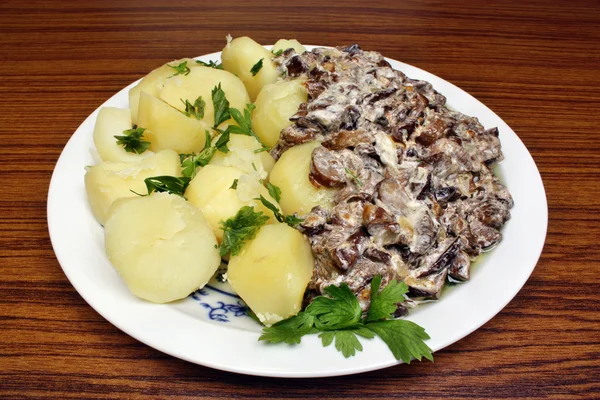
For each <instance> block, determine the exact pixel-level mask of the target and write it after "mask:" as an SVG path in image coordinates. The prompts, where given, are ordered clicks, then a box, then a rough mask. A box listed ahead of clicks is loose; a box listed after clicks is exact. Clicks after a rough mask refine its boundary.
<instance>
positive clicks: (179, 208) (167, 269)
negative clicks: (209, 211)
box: [104, 193, 221, 303]
mask: <svg viewBox="0 0 600 400" xmlns="http://www.w3.org/2000/svg"><path fill="white" fill-rule="evenodd" d="M104 238H105V247H106V254H107V256H108V259H109V260H110V262H111V263H112V265H113V266H114V267H115V269H116V270H117V271H118V272H119V275H121V277H122V278H123V280H124V281H125V283H126V284H127V287H128V288H129V290H130V291H131V292H132V293H133V294H135V295H136V296H138V297H140V298H142V299H145V300H149V301H152V302H155V303H167V302H170V301H174V300H178V299H182V298H184V297H187V296H188V295H189V294H190V293H191V292H193V291H194V290H196V289H198V288H200V287H203V286H204V285H205V284H206V283H207V282H208V280H209V279H210V278H211V277H212V276H213V275H214V273H215V271H216V270H217V268H218V266H219V264H220V262H221V258H220V257H219V251H218V250H217V239H216V238H215V235H214V234H213V232H212V230H211V228H210V226H209V225H208V223H207V222H206V220H205V219H204V217H203V215H202V211H200V210H198V209H197V208H196V207H194V206H192V205H191V204H189V203H188V202H187V201H185V199H183V198H182V197H180V196H177V195H172V194H168V193H154V194H152V195H151V196H145V197H136V198H133V199H131V200H128V201H123V202H121V203H120V204H119V205H118V207H116V209H115V210H113V211H112V214H111V216H110V218H109V219H108V221H107V222H106V225H105V227H104Z"/></svg>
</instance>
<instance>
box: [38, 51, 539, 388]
mask: <svg viewBox="0 0 600 400" xmlns="http://www.w3.org/2000/svg"><path fill="white" fill-rule="evenodd" d="M199 59H201V60H203V61H209V60H219V59H220V53H213V54H209V55H206V56H203V57H199ZM388 61H389V62H390V63H391V64H392V66H393V67H394V68H396V69H399V70H401V71H403V72H404V73H405V74H406V75H407V76H409V77H411V78H418V79H424V80H426V81H429V82H431V83H432V84H433V86H434V88H435V89H437V90H438V91H439V92H441V93H442V94H444V95H445V96H446V97H447V99H448V106H449V107H451V108H454V109H456V110H459V111H461V112H463V113H465V114H467V115H472V116H476V117H477V118H479V120H480V121H481V123H482V124H483V125H484V126H485V127H488V128H491V127H494V126H496V127H498V129H499V130H500V139H501V141H502V148H503V152H504V156H505V160H504V161H503V162H502V164H501V165H500V166H499V169H498V171H499V173H500V176H501V179H502V180H503V182H504V183H505V184H506V185H507V187H508V189H509V190H510V192H511V193H512V195H513V197H514V200H515V206H514V208H513V209H512V218H511V219H510V221H508V223H507V224H506V225H505V227H504V228H503V231H502V233H503V235H504V239H503V240H502V242H501V243H500V244H499V245H498V247H497V248H496V249H494V250H493V251H492V252H491V254H490V255H489V256H487V257H484V259H483V260H482V261H481V262H480V263H479V264H478V265H477V266H476V267H475V268H474V271H473V273H472V278H471V280H470V281H469V282H467V283H465V284H462V285H460V286H458V287H455V288H453V289H452V290H449V291H446V292H445V293H444V295H443V296H442V299H441V300H440V301H439V302H436V303H431V304H427V305H424V306H422V307H419V308H417V309H414V310H412V311H411V314H410V316H409V317H408V319H410V320H412V321H414V322H416V323H417V324H419V325H421V326H423V327H424V328H425V329H426V330H427V332H428V333H429V335H430V336H431V339H430V340H428V342H427V344H428V345H429V346H430V347H431V348H432V349H433V350H434V351H437V350H440V349H442V348H444V347H446V346H448V345H450V344H452V343H454V342H456V341H457V340H459V339H461V338H463V337H465V336H466V335H468V334H469V333H471V332H473V331H474V330H476V329H477V328H479V327H480V326H481V325H483V324H484V323H486V322H487V321H489V320H490V319H491V318H492V317H493V316H494V315H496V314H497V313H498V312H499V311H500V310H502V308H504V306H505V305H506V304H507V303H508V302H509V301H510V300H511V299H512V298H513V297H514V296H515V295H516V294H517V292H518V291H519V290H520V289H521V287H522V286H523V285H524V284H525V282H526V281H527V278H528V277H529V275H530V274H531V272H532V271H533V269H534V267H535V265H536V263H537V261H538V258H539V256H540V253H541V251H542V247H543V244H544V239H545V236H546V228H547V223H548V211H547V204H546V195H545V192H544V187H543V184H542V180H541V177H540V174H539V172H538V170H537V168H536V166H535V163H534V161H533V159H532V158H531V155H530V154H529V152H528V151H527V149H526V148H525V146H524V145H523V143H522V142H521V141H520V140H519V138H518V137H517V135H516V134H515V133H514V132H513V131H512V129H510V128H509V127H508V125H507V124H506V123H505V122H504V121H502V119H500V117H498V116H497V115H496V114H494V113H493V112H492V111H491V110H490V109H489V108H487V107H486V106H485V105H483V104H482V103H481V102H479V101H478V100H476V99H475V98H473V97H472V96H470V95H469V94H467V93H466V92H464V91H463V90H461V89H459V88H457V87H456V86H454V85H452V84H451V83H449V82H446V81H445V80H443V79H441V78H438V77H437V76H434V75H432V74H430V73H428V72H425V71H423V70H421V69H418V68H415V67H413V66H410V65H407V64H404V63H401V62H398V61H394V60H388ZM133 85H134V84H132V85H129V86H128V87H126V88H125V89H123V90H121V91H120V92H119V93H117V94H116V95H114V96H113V97H111V98H110V99H109V100H108V101H106V102H105V103H104V104H103V106H114V107H128V96H127V92H128V90H129V89H130V88H131V87H132V86H133ZM97 115H98V110H96V111H95V112H93V113H92V114H91V115H90V116H89V117H88V118H87V119H86V120H85V121H84V122H83V124H81V126H80V127H79V128H78V129H77V131H76V132H75V133H74V134H73V136H72V137H71V139H70V140H69V142H68V143H67V145H66V146H65V148H64V150H63V152H62V154H61V156H60V158H59V160H58V162H57V164H56V168H55V170H54V174H53V175H52V181H51V183H50V189H49V193H48V227H49V231H50V237H51V239H52V245H53V247H54V251H55V252H56V257H57V258H58V261H59V263H60V265H61V266H62V268H63V270H64V272H65V274H66V276H67V277H68V278H69V280H70V281H71V283H72V284H73V286H74V287H75V289H76V290H77V291H78V292H79V294H81V296H82V297H83V298H84V299H85V301H87V302H88V303H89V304H90V305H91V306H92V307H93V308H94V309H95V310H96V311H97V312H98V313H100V315H102V316H103V317H104V318H106V319H107V320H108V321H110V322H111V323H112V324H113V325H115V326H116V327H118V328H119V329H121V330H122V331H123V332H125V333H127V334H128V335H131V336H132V337H134V338H136V339H137V340H139V341H141V342H143V343H145V344H147V345H149V346H151V347H153V348H155V349H157V350H160V351H162V352H165V353H167V354H170V355H172V356H174V357H178V358H181V359H184V360H187V361H190V362H193V363H197V364H201V365H205V366H208V367H212V368H217V369H221V370H227V371H232V372H239V373H244V374H252V375H264V376H277V377H320V376H334V375H345V374H352V373H358V372H363V371H370V370H375V369H379V368H384V367H388V366H391V365H395V364H397V363H398V362H397V361H396V359H395V358H394V357H393V356H392V354H391V352H390V351H389V350H388V348H387V347H386V346H385V344H384V343H383V342H381V341H380V340H379V339H377V338H376V339H373V340H362V342H363V346H364V351H362V352H360V353H358V354H357V355H356V356H355V357H351V358H349V359H345V358H344V357H343V356H342V355H341V353H339V352H338V351H336V350H335V348H334V347H333V346H329V347H327V348H323V347H322V345H321V343H320V340H319V339H318V338H317V337H316V335H311V336H308V337H305V338H304V339H303V340H302V344H300V345H297V346H290V345H283V344H281V345H270V344H265V343H263V342H258V336H259V332H260V327H259V326H258V325H257V324H255V323H254V322H253V321H252V320H251V319H250V318H248V317H246V316H244V315H243V313H242V312H241V309H240V307H242V304H241V303H239V299H238V298H235V297H233V296H231V295H228V294H222V293H221V292H220V291H219V289H223V287H219V286H218V285H217V286H212V287H211V288H207V289H205V290H204V291H202V292H197V293H196V294H195V295H194V296H190V297H188V298H187V299H185V300H182V301H179V302H176V303H172V304H168V305H157V304H152V303H149V302H145V301H142V300H139V299H137V298H136V297H134V296H133V295H131V294H130V293H129V291H128V290H127V287H126V286H125V284H124V283H123V281H122V280H121V279H120V278H119V276H118V274H117V273H116V272H115V270H114V269H113V268H112V266H111V264H110V263H109V261H108V260H107V258H106V255H105V253H104V237H103V230H102V227H101V226H100V225H99V224H98V223H97V222H96V221H95V220H94V217H93V216H92V213H91V211H90V209H89V206H88V202H87V199H86V193H85V187H84V183H83V177H84V173H85V171H84V167H85V166H86V165H91V164H93V163H94V161H93V159H92V156H91V153H90V149H92V148H93V140H92V132H93V128H94V123H95V120H96V116H97ZM424 362H428V361H424Z"/></svg>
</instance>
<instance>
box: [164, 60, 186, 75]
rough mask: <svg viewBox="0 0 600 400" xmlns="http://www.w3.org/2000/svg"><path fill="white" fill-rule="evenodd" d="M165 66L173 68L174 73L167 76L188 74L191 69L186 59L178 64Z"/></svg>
mask: <svg viewBox="0 0 600 400" xmlns="http://www.w3.org/2000/svg"><path fill="white" fill-rule="evenodd" d="M167 66H169V67H170V68H173V69H174V70H175V73H174V74H173V75H171V76H169V78H172V77H174V76H177V75H188V74H189V73H190V72H191V71H192V70H191V69H190V67H188V66H187V61H184V62H182V63H181V64H178V65H169V64H167Z"/></svg>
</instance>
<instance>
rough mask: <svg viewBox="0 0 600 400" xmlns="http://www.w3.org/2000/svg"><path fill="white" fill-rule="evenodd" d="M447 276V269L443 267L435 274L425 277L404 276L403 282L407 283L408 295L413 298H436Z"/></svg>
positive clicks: (438, 296)
mask: <svg viewBox="0 0 600 400" xmlns="http://www.w3.org/2000/svg"><path fill="white" fill-rule="evenodd" d="M447 276H448V270H447V269H443V270H441V271H440V272H438V273H437V274H434V275H429V276H427V277H425V278H420V279H417V278H413V277H412V276H408V277H406V278H405V279H404V283H406V284H407V285H408V297H410V298H411V299H413V300H438V299H439V298H440V295H441V294H442V289H443V288H444V284H445V283H446V277H447Z"/></svg>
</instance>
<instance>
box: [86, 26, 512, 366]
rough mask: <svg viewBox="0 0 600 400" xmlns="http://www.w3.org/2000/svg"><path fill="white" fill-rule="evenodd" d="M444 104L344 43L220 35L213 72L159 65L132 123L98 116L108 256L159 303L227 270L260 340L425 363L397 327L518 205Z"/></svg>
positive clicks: (453, 276)
mask: <svg viewBox="0 0 600 400" xmlns="http://www.w3.org/2000/svg"><path fill="white" fill-rule="evenodd" d="M251 101H255V104H252V103H250V102H251ZM445 104H446V99H445V97H444V96H443V95H442V94H440V93H438V92H437V91H435V90H434V89H433V87H432V86H431V84H429V83H428V82H425V81H421V80H415V79H411V78H409V77H407V76H405V75H404V74H403V73H402V72H400V71H397V70H394V69H392V68H391V67H390V64H389V63H388V62H387V61H386V60H385V59H384V58H383V57H382V56H381V54H379V53H376V52H370V51H363V50H362V49H360V47H358V46H357V45H352V46H349V47H338V48H314V49H312V50H310V51H306V49H305V48H304V47H303V46H302V45H301V44H300V43H299V42H297V41H295V40H286V39H282V40H280V41H278V42H277V43H276V45H275V46H274V47H273V50H272V51H268V50H266V49H265V48H263V47H262V46H261V45H259V44H258V43H256V42H255V41H253V40H252V39H250V38H248V37H240V38H236V39H231V38H228V42H227V45H226V46H225V48H224V49H223V52H222V64H218V63H217V62H215V61H214V60H213V61H210V62H196V61H193V60H191V59H182V60H177V61H174V62H172V63H168V64H166V65H164V66H162V67H160V68H158V69H156V70H154V71H152V72H151V73H150V74H149V75H148V76H147V77H145V78H144V79H143V80H142V81H141V82H140V83H139V84H138V85H137V86H135V87H134V88H133V89H132V90H131V91H130V105H129V106H130V109H131V116H130V117H129V116H128V111H127V109H113V108H105V109H103V110H102V111H101V113H100V116H99V119H98V122H97V125H96V131H95V133H94V135H95V137H94V138H95V142H96V146H97V147H98V151H99V153H100V155H101V156H102V158H103V159H105V161H104V162H102V163H100V164H98V165H96V166H93V167H90V168H89V169H88V172H87V174H86V178H85V181H86V190H87V192H88V198H89V201H90V206H91V208H92V212H93V213H94V215H95V216H96V218H97V219H98V220H99V221H100V222H101V223H103V224H104V223H105V222H106V229H105V235H106V249H107V254H108V256H109V258H110V260H111V262H112V263H113V265H115V268H117V270H118V271H119V273H120V274H121V275H122V276H123V278H124V279H125V281H126V283H127V285H128V286H129V288H130V289H131V291H132V293H134V294H136V295H137V296H139V297H141V298H144V299H147V300H150V301H155V302H168V301H172V300H176V299H179V298H182V297H185V296H186V295H187V294H189V293H190V292H191V291H193V290H195V289H197V288H199V287H202V286H203V285H205V284H206V283H207V282H208V279H209V278H210V275H211V274H213V273H214V272H215V270H216V269H217V266H218V264H219V257H223V259H224V260H225V261H226V262H227V261H229V266H228V271H227V274H226V277H227V279H228V281H229V283H230V284H231V286H232V287H233V288H234V289H235V290H236V291H237V293H238V294H239V295H240V296H241V298H242V299H243V300H244V301H245V302H246V304H247V305H248V306H249V307H250V308H251V309H252V310H253V311H254V313H255V314H256V316H257V317H258V319H259V320H260V321H261V322H262V323H263V324H265V325H267V326H268V327H267V328H265V329H264V333H263V335H262V336H261V337H260V340H266V341H269V342H273V343H278V342H286V343H299V342H300V340H301V337H302V336H303V335H305V334H311V333H317V332H319V333H320V336H319V337H320V338H321V339H322V342H323V344H324V346H327V345H329V344H331V343H333V342H334V341H335V346H336V348H337V349H338V350H340V351H341V352H342V353H343V354H344V356H346V357H349V356H351V355H354V354H355V352H356V351H357V350H358V351H360V350H362V346H361V344H360V341H359V340H358V338H357V335H358V336H361V337H365V338H372V337H374V336H375V335H378V336H379V337H380V338H381V339H382V340H383V341H384V342H385V343H386V344H387V345H388V346H389V348H390V350H391V351H392V353H393V354H394V356H395V357H396V358H397V359H401V360H404V361H406V362H409V361H410V360H411V358H416V359H421V357H426V358H428V359H431V350H430V349H429V348H428V347H427V345H426V344H424V342H423V340H425V339H427V338H428V336H427V334H426V333H425V331H424V330H423V329H422V328H421V327H419V326H417V325H416V324H414V323H412V322H409V321H405V320H398V319H397V318H398V317H400V316H402V315H405V314H406V313H407V312H408V309H409V308H410V307H413V306H415V305H417V304H418V303H420V302H423V301H430V300H437V299H439V298H440V295H441V292H442V289H443V287H444V285H445V284H446V282H448V281H450V282H459V281H466V280H468V279H469V277H470V269H471V263H472V261H473V260H475V259H476V258H477V256H478V255H479V254H480V253H481V252H482V251H487V250H490V249H492V248H493V247H494V246H495V245H496V244H497V243H498V242H499V241H500V239H501V237H502V235H501V233H500V229H501V227H502V226H503V225H504V224H505V223H506V221H507V220H508V219H509V218H510V209H511V207H512V205H513V200H512V197H511V195H510V193H509V192H508V190H507V188H506V187H504V186H503V185H502V184H501V183H500V181H499V179H498V178H497V177H496V176H495V175H494V173H493V168H494V165H495V164H496V163H497V162H499V161H501V160H502V158H503V156H502V152H501V146H500V140H499V138H498V130H497V129H496V128H488V129H486V128H484V127H483V126H482V125H481V123H480V122H479V121H478V120H477V118H474V117H469V116H467V115H464V114H462V113H460V112H458V111H454V110H450V109H449V108H447V107H446V105H445ZM96 136H97V138H96ZM111 136H112V138H111ZM96 139H97V140H96ZM152 152H156V153H152ZM143 157H146V158H143ZM141 158H143V159H141ZM109 159H110V160H115V161H119V162H114V161H107V160H109ZM140 159H141V160H140ZM132 191H133V192H132ZM134 192H135V193H137V194H139V195H141V196H144V197H142V198H134V199H132V197H135V196H136V194H135V193H134ZM157 192H158V193H157ZM160 192H167V193H160ZM146 193H147V194H146ZM186 200H187V201H186ZM111 204H112V206H111ZM107 219H108V221H107ZM178 249H179V250H180V253H178ZM180 264H181V265H180Z"/></svg>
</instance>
